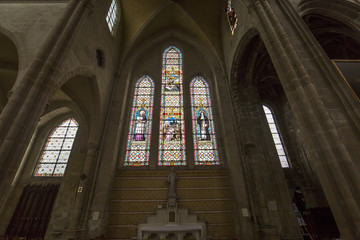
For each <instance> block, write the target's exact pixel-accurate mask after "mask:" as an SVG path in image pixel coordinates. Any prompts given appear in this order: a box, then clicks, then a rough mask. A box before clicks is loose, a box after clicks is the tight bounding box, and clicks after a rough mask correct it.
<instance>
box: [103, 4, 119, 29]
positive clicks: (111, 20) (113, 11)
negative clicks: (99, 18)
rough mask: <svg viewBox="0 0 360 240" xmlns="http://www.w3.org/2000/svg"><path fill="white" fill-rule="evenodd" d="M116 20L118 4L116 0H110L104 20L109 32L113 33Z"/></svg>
mask: <svg viewBox="0 0 360 240" xmlns="http://www.w3.org/2000/svg"><path fill="white" fill-rule="evenodd" d="M117 20H118V5H117V0H112V2H111V5H110V8H109V11H108V13H107V16H106V22H107V25H108V27H109V30H110V32H111V34H113V33H114V30H115V26H116V23H117Z"/></svg>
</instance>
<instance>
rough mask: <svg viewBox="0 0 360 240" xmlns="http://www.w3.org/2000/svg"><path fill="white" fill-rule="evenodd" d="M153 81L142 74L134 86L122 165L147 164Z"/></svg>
mask: <svg viewBox="0 0 360 240" xmlns="http://www.w3.org/2000/svg"><path fill="white" fill-rule="evenodd" d="M153 100H154V82H153V80H152V79H151V78H150V77H149V76H143V77H142V78H140V79H139V81H138V82H137V83H136V86H135V94H134V101H133V105H132V111H131V123H130V128H129V135H128V142H127V149H126V158H125V161H124V166H146V165H149V155H150V135H151V123H152V110H153Z"/></svg>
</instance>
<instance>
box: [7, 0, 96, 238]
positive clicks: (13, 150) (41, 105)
mask: <svg viewBox="0 0 360 240" xmlns="http://www.w3.org/2000/svg"><path fill="white" fill-rule="evenodd" d="M88 1H89V0H71V1H70V2H69V3H68V5H67V8H66V9H65V12H64V15H63V16H62V18H61V19H60V20H59V22H58V23H57V25H56V27H55V28H54V30H53V31H52V32H51V33H50V35H49V36H48V38H47V39H46V41H45V43H44V45H43V46H42V48H41V49H40V51H39V53H38V55H37V56H36V58H35V59H34V61H33V63H32V64H31V66H29V68H28V70H27V72H26V74H25V76H24V78H23V79H20V80H19V84H18V85H17V87H16V88H15V89H14V93H13V94H12V96H11V97H10V99H9V102H8V103H7V105H6V106H5V108H4V110H3V111H2V113H1V115H0V176H3V178H2V179H1V182H0V192H7V191H11V184H12V181H13V178H14V176H15V173H16V171H17V169H18V166H19V164H20V162H21V160H22V157H23V155H24V152H25V150H26V147H27V145H28V143H29V141H30V139H31V136H32V134H33V132H34V130H35V127H36V125H37V123H38V120H39V119H40V117H41V115H42V114H43V111H44V109H45V106H46V104H47V102H48V99H49V96H50V94H51V93H52V92H53V91H55V90H56V89H55V86H56V83H55V79H54V76H55V75H56V73H57V72H58V71H59V70H58V67H59V63H60V62H61V59H62V57H63V55H64V52H65V49H66V48H67V47H68V46H69V43H70V42H71V39H72V38H73V34H74V32H75V29H76V27H77V26H78V25H79V23H80V20H81V18H82V16H83V14H84V12H85V10H86V8H85V4H86V2H88ZM5 202H6V196H5V195H4V194H3V195H1V196H0V215H1V212H2V209H4V207H6V206H5ZM3 230H4V229H3V228H1V232H0V234H2V232H3Z"/></svg>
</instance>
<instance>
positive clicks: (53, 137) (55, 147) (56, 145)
mask: <svg viewBox="0 0 360 240" xmlns="http://www.w3.org/2000/svg"><path fill="white" fill-rule="evenodd" d="M78 127H79V124H78V123H77V122H76V121H75V120H74V119H73V118H69V119H67V120H65V121H64V122H63V123H61V124H60V125H59V126H57V127H56V128H55V129H54V130H53V131H52V132H51V134H50V136H49V137H48V140H47V142H46V144H45V147H44V149H43V151H42V154H41V156H40V159H39V161H38V164H37V166H36V168H35V171H34V176H63V175H64V173H65V169H66V165H67V162H68V159H69V156H70V152H71V148H72V146H73V143H74V140H75V136H76V132H77V130H78Z"/></svg>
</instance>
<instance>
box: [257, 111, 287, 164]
mask: <svg viewBox="0 0 360 240" xmlns="http://www.w3.org/2000/svg"><path fill="white" fill-rule="evenodd" d="M263 109H264V112H265V115H266V119H267V122H268V124H269V128H270V131H271V135H272V138H273V140H274V144H275V147H276V150H277V153H278V156H279V159H280V163H281V167H283V168H288V167H289V163H288V160H287V157H286V153H285V150H284V147H283V144H282V141H281V138H280V135H279V132H278V129H277V127H276V124H275V121H274V116H273V114H272V112H271V110H270V109H269V108H268V107H266V106H265V105H263Z"/></svg>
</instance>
